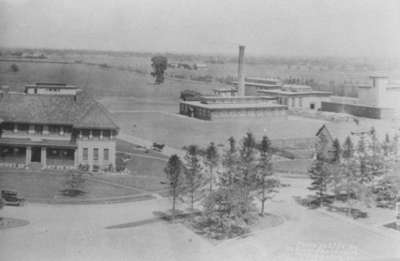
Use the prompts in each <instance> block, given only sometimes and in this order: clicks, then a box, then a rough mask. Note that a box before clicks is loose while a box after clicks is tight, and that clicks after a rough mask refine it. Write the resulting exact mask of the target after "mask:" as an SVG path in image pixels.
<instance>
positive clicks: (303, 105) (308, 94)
mask: <svg viewBox="0 0 400 261" xmlns="http://www.w3.org/2000/svg"><path fill="white" fill-rule="evenodd" d="M258 93H259V95H262V96H265V95H269V96H272V97H275V98H276V99H277V101H278V103H279V104H282V105H286V106H288V109H310V110H319V109H320V108H321V103H322V102H323V101H329V100H330V96H331V93H330V92H324V91H313V90H312V88H311V87H310V86H308V85H296V84H285V85H283V86H282V87H281V88H280V89H277V90H259V91H258Z"/></svg>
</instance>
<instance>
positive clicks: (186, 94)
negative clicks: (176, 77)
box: [180, 90, 202, 101]
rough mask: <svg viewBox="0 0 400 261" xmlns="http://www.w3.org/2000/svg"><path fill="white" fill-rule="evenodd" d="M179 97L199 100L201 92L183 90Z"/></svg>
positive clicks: (185, 99)
mask: <svg viewBox="0 0 400 261" xmlns="http://www.w3.org/2000/svg"><path fill="white" fill-rule="evenodd" d="M180 98H181V99H182V100H184V101H200V100H201V99H202V94H201V93H199V92H196V91H192V90H184V91H182V92H181V96H180Z"/></svg>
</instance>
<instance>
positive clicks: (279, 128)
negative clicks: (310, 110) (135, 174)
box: [113, 112, 323, 148]
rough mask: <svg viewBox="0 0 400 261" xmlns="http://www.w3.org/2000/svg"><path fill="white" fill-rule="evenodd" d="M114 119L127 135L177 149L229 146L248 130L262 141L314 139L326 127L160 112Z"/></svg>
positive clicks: (314, 122) (312, 122) (305, 121)
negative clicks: (216, 145)
mask: <svg viewBox="0 0 400 261" xmlns="http://www.w3.org/2000/svg"><path fill="white" fill-rule="evenodd" d="M113 117H114V120H115V121H116V123H117V124H118V125H119V126H120V127H121V130H122V131H123V132H125V133H127V134H130V135H134V136H138V137H141V138H145V139H148V140H152V141H156V142H159V143H166V144H168V145H170V146H172V147H175V148H182V147H183V146H184V145H188V144H198V145H201V146H204V145H206V144H208V143H209V142H211V141H214V142H216V143H217V144H220V143H221V144H225V142H226V141H227V140H228V138H229V137H231V136H233V137H235V138H237V139H241V138H242V137H243V136H244V135H245V134H246V132H248V131H251V132H253V134H254V135H255V136H256V137H257V138H258V139H261V137H262V135H268V136H269V137H270V139H272V140H274V139H285V138H300V139H301V138H310V137H313V136H314V135H315V133H316V131H317V130H318V128H319V127H320V126H321V125H322V124H323V122H321V121H318V120H309V119H303V118H297V117H293V118H290V119H289V120H284V119H273V120H261V119H251V120H247V119H240V120H239V119H237V120H225V121H220V122H214V121H203V120H198V119H193V118H188V117H185V116H181V115H177V114H165V113H160V112H140V113H114V114H113ZM294 126H295V127H296V128H293V127H294Z"/></svg>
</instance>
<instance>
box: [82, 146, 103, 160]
mask: <svg viewBox="0 0 400 261" xmlns="http://www.w3.org/2000/svg"><path fill="white" fill-rule="evenodd" d="M82 159H83V160H88V159H89V148H83V152H82ZM109 159H110V149H104V150H103V160H104V161H108V160H109ZM93 160H94V161H97V160H99V149H98V148H94V149H93Z"/></svg>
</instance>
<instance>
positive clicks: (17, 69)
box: [10, 63, 19, 72]
mask: <svg viewBox="0 0 400 261" xmlns="http://www.w3.org/2000/svg"><path fill="white" fill-rule="evenodd" d="M10 69H11V71H12V72H18V71H19V67H18V65H16V64H15V63H13V64H12V65H11V66H10Z"/></svg>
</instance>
